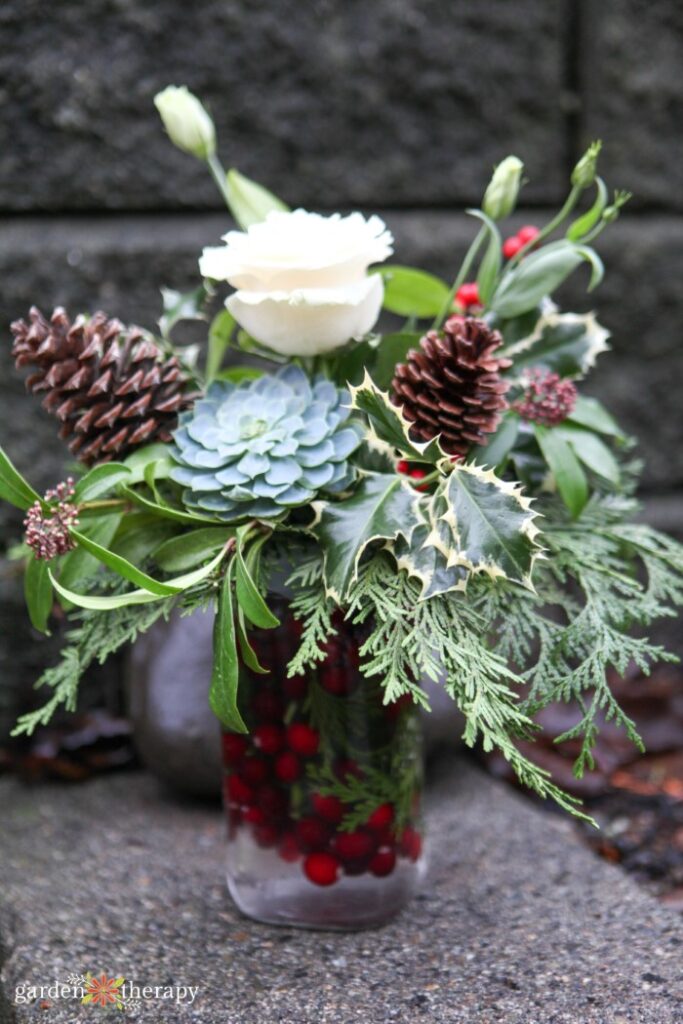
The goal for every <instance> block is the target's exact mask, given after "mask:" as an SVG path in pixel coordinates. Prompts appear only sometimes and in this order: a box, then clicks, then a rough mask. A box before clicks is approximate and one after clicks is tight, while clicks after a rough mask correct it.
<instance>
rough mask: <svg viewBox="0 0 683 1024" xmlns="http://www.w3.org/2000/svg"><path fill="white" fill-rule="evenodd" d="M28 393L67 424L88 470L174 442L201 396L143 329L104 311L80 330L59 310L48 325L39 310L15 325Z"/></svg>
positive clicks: (65, 431) (82, 320) (64, 431)
mask: <svg viewBox="0 0 683 1024" xmlns="http://www.w3.org/2000/svg"><path fill="white" fill-rule="evenodd" d="M11 330H12V333H13V335H14V344H13V346H12V355H13V356H14V360H15V363H16V366H17V367H24V366H31V367H33V368H34V372H33V373H32V374H31V375H30V376H29V377H28V378H27V380H26V387H27V389H28V390H30V391H33V392H36V393H37V392H44V393H45V397H44V398H43V406H44V408H45V409H47V410H48V412H51V413H53V414H54V415H55V416H56V417H57V419H58V420H60V421H61V423H62V427H61V430H60V432H59V436H60V437H61V438H62V439H63V440H65V441H68V442H69V450H70V451H71V452H72V453H73V454H74V455H75V456H76V458H77V459H79V460H80V461H81V462H84V463H86V465H92V464H93V463H99V462H109V461H110V460H111V459H113V458H117V459H123V458H125V457H126V455H128V454H130V452H131V451H132V450H133V449H135V448H137V447H138V446H140V445H143V444H149V443H150V442H151V441H170V440H171V431H172V430H173V428H174V427H175V426H176V423H177V419H178V414H179V413H180V412H182V410H184V409H187V408H189V407H190V406H191V405H192V403H193V402H194V400H195V399H196V398H198V397H199V395H198V394H197V393H194V392H193V391H192V390H191V387H192V382H191V378H190V376H189V374H188V373H186V371H185V370H184V369H183V367H182V366H181V364H180V362H179V361H178V359H177V358H176V357H175V356H168V355H167V354H166V353H165V352H164V351H163V350H162V349H161V348H160V346H159V345H158V344H157V343H156V342H155V340H154V338H153V337H152V336H151V335H149V334H148V333H147V332H145V331H143V330H142V329H141V328H139V327H133V326H131V327H125V326H124V325H123V324H122V323H121V321H120V320H115V319H110V318H109V317H107V316H106V314H105V313H102V312H98V313H95V314H94V315H93V316H91V317H84V316H79V317H77V318H76V319H75V320H74V322H73V324H72V323H71V321H70V320H69V317H68V316H67V314H66V312H65V311H64V310H63V309H62V308H61V307H57V309H55V311H54V313H53V314H52V316H51V318H50V320H49V321H48V320H47V319H46V318H45V317H44V316H43V314H42V313H41V312H40V310H39V309H37V308H36V307H35V306H33V307H32V308H31V310H30V312H29V322H28V323H26V321H25V320H17V321H15V323H13V324H12V327H11Z"/></svg>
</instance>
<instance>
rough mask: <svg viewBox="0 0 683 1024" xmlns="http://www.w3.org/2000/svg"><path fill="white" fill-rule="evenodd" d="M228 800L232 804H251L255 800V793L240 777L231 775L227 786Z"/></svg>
mask: <svg viewBox="0 0 683 1024" xmlns="http://www.w3.org/2000/svg"><path fill="white" fill-rule="evenodd" d="M227 791H228V798H229V800H230V801H231V802H232V803H236V804H250V803H252V802H253V800H254V791H253V789H252V788H251V786H249V785H247V783H246V782H245V781H244V779H243V778H241V777H240V776H239V775H230V776H229V777H228V784H227Z"/></svg>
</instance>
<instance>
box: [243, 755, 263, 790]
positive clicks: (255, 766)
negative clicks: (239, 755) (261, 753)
mask: <svg viewBox="0 0 683 1024" xmlns="http://www.w3.org/2000/svg"><path fill="white" fill-rule="evenodd" d="M268 771H269V768H268V762H267V761H266V759H265V758H263V757H246V758H245V759H244V761H243V762H242V767H241V775H242V777H243V778H244V779H245V781H246V782H248V783H249V785H250V786H258V785H259V783H261V782H265V781H266V779H267V778H268Z"/></svg>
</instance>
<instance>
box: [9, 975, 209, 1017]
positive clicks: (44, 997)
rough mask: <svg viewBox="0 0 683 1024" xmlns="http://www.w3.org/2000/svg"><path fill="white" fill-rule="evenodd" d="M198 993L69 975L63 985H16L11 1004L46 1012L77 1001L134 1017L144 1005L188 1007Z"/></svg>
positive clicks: (104, 977)
mask: <svg viewBox="0 0 683 1024" xmlns="http://www.w3.org/2000/svg"><path fill="white" fill-rule="evenodd" d="M198 993H199V986H198V985H140V984H137V983H136V982H133V981H130V980H129V979H126V978H124V977H123V976H122V975H119V976H109V975H108V974H106V973H105V972H104V971H102V972H96V973H92V972H90V971H88V973H87V974H77V973H75V972H74V973H71V974H69V975H68V977H67V978H66V980H65V981H59V980H55V981H53V982H51V983H50V984H47V985H45V984H42V985H36V984H24V985H17V986H16V988H15V990H14V1002H15V1005H17V1006H18V1005H21V1004H24V1005H26V1004H29V1003H37V1004H38V1005H39V1006H40V1008H41V1009H45V1010H46V1009H49V1008H50V1007H51V1006H52V1005H53V1004H54V1003H55V1002H58V1001H59V1002H66V1001H78V1002H80V1003H81V1004H82V1005H84V1006H97V1007H105V1008H106V1007H109V1008H112V1007H114V1008H115V1009H117V1010H125V1011H126V1013H135V1012H136V1011H137V1010H139V1009H140V1008H141V1007H142V1005H143V1004H146V1003H156V1002H173V1003H174V1004H175V1005H176V1006H183V1005H192V1003H194V1001H195V999H196V998H197V994H198Z"/></svg>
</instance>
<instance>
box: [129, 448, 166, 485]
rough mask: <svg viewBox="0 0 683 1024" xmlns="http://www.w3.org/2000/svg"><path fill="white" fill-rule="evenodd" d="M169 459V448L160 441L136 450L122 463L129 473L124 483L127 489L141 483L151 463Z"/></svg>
mask: <svg viewBox="0 0 683 1024" xmlns="http://www.w3.org/2000/svg"><path fill="white" fill-rule="evenodd" d="M168 458H169V448H168V445H167V444H162V443H161V442H160V441H157V442H155V443H154V444H147V445H145V447H144V448H137V449H136V450H135V451H134V452H132V453H131V454H130V455H129V456H128V458H127V459H126V460H125V462H124V463H123V465H124V466H126V467H127V468H128V469H129V470H130V472H131V475H130V477H129V478H128V480H127V481H126V483H127V484H128V486H129V487H132V486H133V485H134V484H139V483H142V481H143V480H144V479H145V470H146V469H147V466H148V465H150V463H152V462H162V463H163V462H165V461H166V460H167V459H168Z"/></svg>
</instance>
